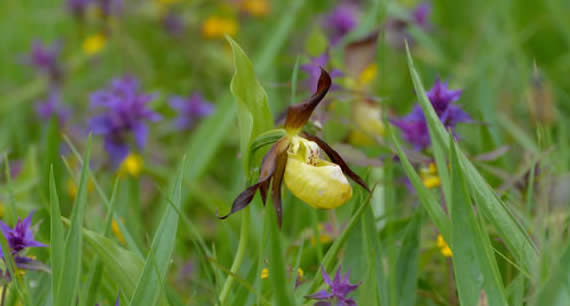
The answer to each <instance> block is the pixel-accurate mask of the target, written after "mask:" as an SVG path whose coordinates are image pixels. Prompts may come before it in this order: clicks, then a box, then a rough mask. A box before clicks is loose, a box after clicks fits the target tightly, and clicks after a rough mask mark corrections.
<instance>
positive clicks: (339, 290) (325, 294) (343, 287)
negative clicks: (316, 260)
mask: <svg viewBox="0 0 570 306" xmlns="http://www.w3.org/2000/svg"><path fill="white" fill-rule="evenodd" d="M340 270H341V268H338V270H337V271H336V275H335V276H334V279H333V280H332V281H331V279H330V277H329V276H328V275H327V272H326V271H325V268H324V267H322V266H321V273H322V275H323V280H324V281H325V283H326V284H327V285H328V286H329V289H330V292H329V291H327V290H324V289H323V290H321V291H318V292H316V293H314V294H311V295H309V296H306V298H308V299H313V300H318V301H319V302H317V303H316V304H315V306H333V305H334V306H337V305H338V306H356V302H355V301H354V299H353V298H351V297H347V295H348V294H349V293H350V292H352V291H354V290H356V288H358V286H359V285H360V284H359V283H358V284H351V283H350V277H349V276H350V272H347V273H346V274H345V275H344V276H343V275H341V274H340Z"/></svg>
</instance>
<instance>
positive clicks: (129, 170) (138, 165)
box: [119, 153, 143, 177]
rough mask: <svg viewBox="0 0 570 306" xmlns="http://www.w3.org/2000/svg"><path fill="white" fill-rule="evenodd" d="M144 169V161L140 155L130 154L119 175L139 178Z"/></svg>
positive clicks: (124, 161) (122, 164)
mask: <svg viewBox="0 0 570 306" xmlns="http://www.w3.org/2000/svg"><path fill="white" fill-rule="evenodd" d="M142 169H143V159H142V157H141V156H140V155H139V154H136V153H130V154H129V155H128V156H127V157H126V158H125V160H123V162H122V163H121V167H120V168H119V174H120V175H125V174H128V175H130V176H135V177H136V176H139V174H140V173H141V171H142Z"/></svg>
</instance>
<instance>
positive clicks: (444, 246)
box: [436, 234, 453, 257]
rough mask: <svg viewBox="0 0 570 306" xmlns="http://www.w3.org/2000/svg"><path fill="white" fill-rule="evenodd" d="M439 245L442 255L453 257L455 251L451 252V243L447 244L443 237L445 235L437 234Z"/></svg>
mask: <svg viewBox="0 0 570 306" xmlns="http://www.w3.org/2000/svg"><path fill="white" fill-rule="evenodd" d="M436 244H437V247H438V248H439V251H440V252H441V255H443V256H445V257H451V256H452V255H453V253H452V252H451V249H450V248H449V245H447V242H445V240H444V239H443V236H441V234H438V235H437V242H436Z"/></svg>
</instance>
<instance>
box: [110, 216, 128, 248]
mask: <svg viewBox="0 0 570 306" xmlns="http://www.w3.org/2000/svg"><path fill="white" fill-rule="evenodd" d="M121 223H123V220H121ZM111 230H112V231H113V235H115V237H117V239H119V241H120V242H121V244H123V245H125V244H126V242H125V237H124V236H123V233H121V229H120V228H119V224H118V223H117V220H115V219H113V223H112V224H111Z"/></svg>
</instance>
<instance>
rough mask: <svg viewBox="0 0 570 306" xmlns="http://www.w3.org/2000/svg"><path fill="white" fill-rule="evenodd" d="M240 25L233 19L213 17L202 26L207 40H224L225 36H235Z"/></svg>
mask: <svg viewBox="0 0 570 306" xmlns="http://www.w3.org/2000/svg"><path fill="white" fill-rule="evenodd" d="M237 30H238V24H237V23H236V21H235V20H234V19H232V18H226V17H218V16H211V17H208V19H206V21H204V23H203V24H202V35H203V36H204V37H206V38H223V37H224V35H226V34H227V35H230V36H234V35H235V34H236V33H237Z"/></svg>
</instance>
